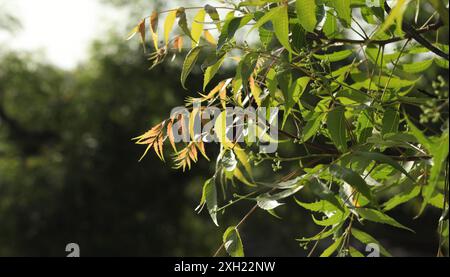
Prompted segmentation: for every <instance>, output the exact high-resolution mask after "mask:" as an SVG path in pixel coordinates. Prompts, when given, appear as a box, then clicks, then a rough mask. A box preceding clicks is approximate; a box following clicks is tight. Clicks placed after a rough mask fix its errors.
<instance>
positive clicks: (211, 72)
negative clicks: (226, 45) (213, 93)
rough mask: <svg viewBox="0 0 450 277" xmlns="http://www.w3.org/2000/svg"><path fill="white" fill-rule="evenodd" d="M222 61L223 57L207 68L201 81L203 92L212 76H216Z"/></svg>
mask: <svg viewBox="0 0 450 277" xmlns="http://www.w3.org/2000/svg"><path fill="white" fill-rule="evenodd" d="M224 60H225V56H223V57H221V58H220V59H219V60H218V61H217V62H216V63H215V64H213V65H211V66H208V68H207V69H206V71H205V76H204V79H203V91H204V90H205V89H206V86H207V85H208V84H209V82H210V81H211V80H212V78H214V76H215V75H216V74H217V72H218V71H219V69H220V67H221V66H222V64H223V61H224Z"/></svg>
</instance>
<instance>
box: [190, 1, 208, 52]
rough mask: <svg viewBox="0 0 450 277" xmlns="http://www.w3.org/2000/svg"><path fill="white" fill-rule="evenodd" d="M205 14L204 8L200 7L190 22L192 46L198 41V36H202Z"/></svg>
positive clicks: (196, 44)
mask: <svg viewBox="0 0 450 277" xmlns="http://www.w3.org/2000/svg"><path fill="white" fill-rule="evenodd" d="M205 15H206V12H205V10H204V9H200V10H199V11H198V13H197V14H196V15H195V17H194V21H193V22H192V28H191V29H192V30H191V37H192V47H195V46H198V44H199V43H200V37H201V36H202V33H203V24H204V21H205Z"/></svg>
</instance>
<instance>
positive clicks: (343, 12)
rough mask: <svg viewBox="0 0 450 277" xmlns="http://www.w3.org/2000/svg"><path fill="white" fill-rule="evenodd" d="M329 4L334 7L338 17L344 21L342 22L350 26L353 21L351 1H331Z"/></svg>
mask: <svg viewBox="0 0 450 277" xmlns="http://www.w3.org/2000/svg"><path fill="white" fill-rule="evenodd" d="M329 3H331V5H332V7H334V9H335V10H336V12H337V15H338V17H339V18H340V19H342V22H343V23H344V24H345V25H346V26H350V25H351V21H352V8H351V7H350V3H351V0H339V1H331V2H329Z"/></svg>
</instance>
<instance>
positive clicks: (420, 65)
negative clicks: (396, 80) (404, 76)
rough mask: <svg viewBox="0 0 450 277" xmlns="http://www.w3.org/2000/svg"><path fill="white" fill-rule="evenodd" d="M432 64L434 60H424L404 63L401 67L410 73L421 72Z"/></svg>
mask: <svg viewBox="0 0 450 277" xmlns="http://www.w3.org/2000/svg"><path fill="white" fill-rule="evenodd" d="M432 64H433V60H424V61H419V62H414V63H409V64H402V65H400V69H401V70H403V71H405V72H408V73H420V72H423V71H425V70H427V69H428V68H430V66H431V65H432Z"/></svg>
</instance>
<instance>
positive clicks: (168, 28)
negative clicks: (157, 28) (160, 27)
mask: <svg viewBox="0 0 450 277" xmlns="http://www.w3.org/2000/svg"><path fill="white" fill-rule="evenodd" d="M176 18H177V11H176V10H174V11H171V12H169V13H168V14H167V17H166V21H165V22H164V43H165V44H166V45H168V44H169V39H170V33H171V32H172V29H173V25H174V24H175V19H176Z"/></svg>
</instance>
